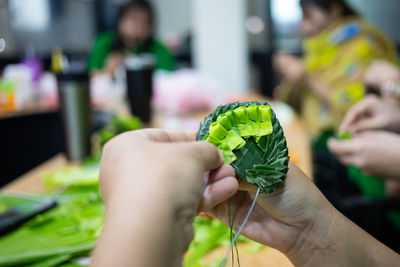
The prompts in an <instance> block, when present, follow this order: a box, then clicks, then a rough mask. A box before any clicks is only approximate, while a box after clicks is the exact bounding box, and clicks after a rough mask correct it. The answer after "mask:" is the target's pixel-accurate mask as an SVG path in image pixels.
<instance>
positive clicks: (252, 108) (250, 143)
mask: <svg viewBox="0 0 400 267" xmlns="http://www.w3.org/2000/svg"><path fill="white" fill-rule="evenodd" d="M198 140H205V141H208V142H211V143H213V144H214V145H216V146H217V147H218V148H219V149H220V150H221V151H222V152H223V155H224V158H225V163H228V164H231V165H232V166H233V167H234V169H235V171H236V174H237V176H238V177H239V178H241V179H243V180H245V181H247V182H249V183H251V184H254V185H256V186H257V187H259V188H261V190H262V191H263V192H264V193H267V194H269V193H272V192H274V191H275V190H277V189H279V188H281V187H282V186H283V185H284V180H285V178H286V174H287V172H288V164H289V155H288V148H287V143H286V139H285V136H284V134H283V130H282V127H281V125H280V124H279V121H278V119H277V118H276V115H275V112H274V111H273V110H272V109H271V107H270V106H269V105H268V103H260V102H244V103H239V102H236V103H232V104H228V105H224V106H219V107H218V108H217V109H216V110H215V111H214V112H212V113H211V114H210V115H209V116H207V117H206V118H205V120H204V122H203V123H201V125H200V129H199V132H198Z"/></svg>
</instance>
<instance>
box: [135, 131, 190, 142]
mask: <svg viewBox="0 0 400 267" xmlns="http://www.w3.org/2000/svg"><path fill="white" fill-rule="evenodd" d="M133 133H134V134H135V135H136V136H137V137H139V138H143V139H146V140H149V141H153V142H172V143H173V142H193V141H196V139H197V132H195V131H184V130H173V129H143V130H138V131H134V132H133Z"/></svg>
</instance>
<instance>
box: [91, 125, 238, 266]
mask: <svg viewBox="0 0 400 267" xmlns="http://www.w3.org/2000/svg"><path fill="white" fill-rule="evenodd" d="M195 140H196V133H195V132H184V131H172V130H140V131H134V132H129V133H125V134H122V135H120V136H118V137H117V138H114V139H113V140H111V141H110V142H109V143H107V144H106V146H105V148H104V150H103V156H102V162H101V175H100V190H101V193H102V196H103V198H104V202H105V205H106V211H107V212H106V222H105V225H104V230H103V233H102V236H101V238H100V241H99V244H98V246H97V249H96V252H95V253H94V257H93V262H94V263H93V266H130V265H133V266H175V265H177V264H178V263H180V260H181V256H182V254H183V253H184V251H185V250H186V248H187V246H188V244H189V242H190V241H191V239H192V237H193V228H192V222H193V217H194V215H195V214H196V209H197V207H198V205H199V207H200V209H208V208H209V206H213V205H215V204H217V203H219V202H221V201H224V200H226V199H227V198H229V197H230V196H232V195H233V194H234V193H235V192H236V190H237V188H238V183H237V180H236V179H235V178H234V175H235V173H234V170H233V168H232V167H231V166H229V165H223V157H222V155H221V153H220V152H219V151H218V149H217V148H216V147H215V146H214V145H212V144H210V143H206V142H195ZM212 170H214V171H213V172H212V173H211V175H210V181H209V182H208V185H207V187H206V189H205V191H204V194H203V198H202V200H201V202H200V204H199V201H200V198H201V194H202V192H201V191H202V190H201V189H202V187H203V184H204V176H205V173H206V172H209V171H212ZM207 177H208V176H207ZM154 251H158V252H161V254H159V255H158V256H157V255H152V252H154ZM116 258H117V259H118V263H116V262H115V260H116Z"/></svg>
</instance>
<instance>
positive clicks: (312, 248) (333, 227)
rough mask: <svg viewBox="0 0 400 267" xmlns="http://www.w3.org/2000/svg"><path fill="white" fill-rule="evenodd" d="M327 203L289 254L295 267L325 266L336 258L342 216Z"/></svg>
mask: <svg viewBox="0 0 400 267" xmlns="http://www.w3.org/2000/svg"><path fill="white" fill-rule="evenodd" d="M324 200H326V199H324ZM325 202H326V203H324V204H323V205H322V207H321V208H320V209H319V211H318V212H317V213H316V214H315V217H314V219H313V220H312V223H310V225H309V226H308V227H307V228H305V229H304V230H303V231H302V233H301V234H300V236H299V238H298V239H297V242H296V244H295V245H294V246H293V247H292V248H291V249H290V251H289V253H287V256H288V257H289V259H290V260H291V261H292V263H293V264H294V265H295V266H323V265H324V264H325V263H326V262H329V259H332V258H335V257H336V256H335V255H334V253H335V251H336V248H335V247H336V241H337V240H336V239H337V237H338V236H339V235H338V224H340V220H341V214H340V213H339V212H338V211H337V210H336V209H335V208H334V207H333V206H332V205H331V204H330V203H328V202H327V201H325ZM328 265H329V264H328Z"/></svg>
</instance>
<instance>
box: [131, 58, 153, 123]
mask: <svg viewBox="0 0 400 267" xmlns="http://www.w3.org/2000/svg"><path fill="white" fill-rule="evenodd" d="M125 68H126V84H127V97H128V100H129V105H130V109H131V113H132V115H135V116H137V117H139V118H140V119H141V120H142V122H143V123H145V124H149V123H150V121H151V98H152V96H153V72H154V59H153V57H152V56H151V55H144V56H135V57H130V58H127V59H126V60H125Z"/></svg>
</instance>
